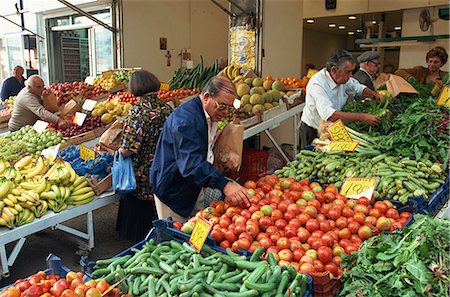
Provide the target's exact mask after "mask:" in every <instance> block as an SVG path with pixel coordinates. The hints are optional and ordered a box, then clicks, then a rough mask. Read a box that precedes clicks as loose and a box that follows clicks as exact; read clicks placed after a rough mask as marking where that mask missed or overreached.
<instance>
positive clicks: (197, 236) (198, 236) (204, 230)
mask: <svg viewBox="0 0 450 297" xmlns="http://www.w3.org/2000/svg"><path fill="white" fill-rule="evenodd" d="M211 228H212V224H211V223H210V222H208V221H207V220H205V219H204V218H202V217H198V219H197V222H196V223H195V226H194V230H192V234H191V237H190V238H189V243H190V244H192V246H193V247H194V248H195V249H196V250H197V252H200V251H201V250H202V247H203V244H204V243H205V240H206V237H208V234H209V231H210V230H211Z"/></svg>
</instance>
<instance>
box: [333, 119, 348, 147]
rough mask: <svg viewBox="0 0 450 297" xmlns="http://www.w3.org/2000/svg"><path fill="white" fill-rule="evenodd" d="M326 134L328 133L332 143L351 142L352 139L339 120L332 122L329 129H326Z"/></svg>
mask: <svg viewBox="0 0 450 297" xmlns="http://www.w3.org/2000/svg"><path fill="white" fill-rule="evenodd" d="M328 132H329V133H330V136H331V140H332V141H347V142H353V139H352V137H351V136H350V134H349V133H348V131H347V128H345V125H344V123H343V122H342V121H341V120H338V121H336V122H334V123H333V124H332V125H331V126H330V127H328Z"/></svg>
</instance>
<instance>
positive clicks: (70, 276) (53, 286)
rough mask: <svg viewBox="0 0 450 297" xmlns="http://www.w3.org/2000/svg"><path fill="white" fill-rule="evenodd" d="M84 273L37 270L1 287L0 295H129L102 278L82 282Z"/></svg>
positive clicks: (63, 296)
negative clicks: (60, 275)
mask: <svg viewBox="0 0 450 297" xmlns="http://www.w3.org/2000/svg"><path fill="white" fill-rule="evenodd" d="M83 277H84V275H83V273H81V272H74V271H70V272H68V273H67V275H66V277H65V278H60V277H59V276H57V275H53V274H51V275H46V274H45V272H43V271H39V272H38V273H36V274H34V275H33V276H31V277H29V278H28V279H26V280H23V279H19V280H17V281H16V282H15V283H14V285H13V286H11V287H9V288H6V289H3V290H2V291H1V292H0V297H52V296H55V297H79V296H85V297H101V296H106V297H120V296H122V297H129V296H130V295H121V293H120V290H119V289H117V288H113V289H111V290H110V291H109V292H108V293H106V294H105V295H102V294H103V293H104V292H106V290H108V289H109V284H108V283H107V282H106V281H104V280H89V281H87V282H83V281H82V279H83Z"/></svg>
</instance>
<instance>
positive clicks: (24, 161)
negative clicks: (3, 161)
mask: <svg viewBox="0 0 450 297" xmlns="http://www.w3.org/2000/svg"><path fill="white" fill-rule="evenodd" d="M31 161H33V156H32V155H28V156H25V157H23V158H22V159H20V160H19V161H17V163H16V164H14V167H15V168H16V169H18V170H21V169H23V168H25V167H26V166H27V165H28V164H30V163H31Z"/></svg>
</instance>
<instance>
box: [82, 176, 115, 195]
mask: <svg viewBox="0 0 450 297" xmlns="http://www.w3.org/2000/svg"><path fill="white" fill-rule="evenodd" d="M87 181H88V184H89V185H90V186H91V188H92V189H93V190H94V192H95V195H97V196H99V195H100V194H102V193H103V192H106V191H107V190H108V189H110V188H111V187H112V174H111V173H110V174H108V175H107V176H106V177H104V178H103V179H102V180H100V181H98V182H97V181H96V180H95V179H87Z"/></svg>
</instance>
